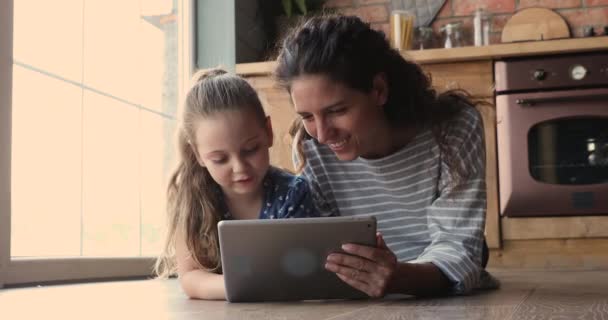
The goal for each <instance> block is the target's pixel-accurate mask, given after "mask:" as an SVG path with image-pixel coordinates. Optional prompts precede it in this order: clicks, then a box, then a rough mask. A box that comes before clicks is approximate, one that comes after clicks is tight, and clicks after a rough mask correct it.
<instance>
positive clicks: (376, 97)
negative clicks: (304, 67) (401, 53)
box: [291, 75, 388, 160]
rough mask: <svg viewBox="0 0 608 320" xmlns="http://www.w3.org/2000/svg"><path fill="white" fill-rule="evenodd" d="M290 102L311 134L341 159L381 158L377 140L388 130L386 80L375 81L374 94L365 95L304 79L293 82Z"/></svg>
mask: <svg viewBox="0 0 608 320" xmlns="http://www.w3.org/2000/svg"><path fill="white" fill-rule="evenodd" d="M291 99H292V100H293V104H294V107H295V111H296V112H297V113H298V114H299V115H300V117H301V118H302V123H303V124H304V128H305V129H306V131H307V132H308V134H309V135H311V136H312V137H313V138H315V139H316V140H317V141H319V143H322V144H325V145H327V146H329V148H330V149H331V150H332V151H333V152H334V153H335V154H336V156H337V157H338V159H340V160H353V159H356V158H357V157H359V156H362V157H366V158H373V157H377V156H378V154H377V153H378V152H379V150H377V149H378V145H379V144H378V141H375V140H376V139H375V137H377V136H378V135H377V132H378V130H379V129H381V130H382V131H386V127H387V126H388V124H387V122H386V117H385V115H384V109H383V106H384V104H385V103H386V99H387V89H386V82H385V81H384V78H382V77H380V76H378V77H376V78H375V79H374V88H373V89H372V91H371V92H369V93H365V92H361V91H359V90H354V89H351V88H349V87H348V86H346V85H344V84H342V83H339V82H335V81H332V80H331V79H329V78H328V77H326V76H323V75H303V76H300V77H298V78H296V79H294V80H293V81H292V83H291Z"/></svg>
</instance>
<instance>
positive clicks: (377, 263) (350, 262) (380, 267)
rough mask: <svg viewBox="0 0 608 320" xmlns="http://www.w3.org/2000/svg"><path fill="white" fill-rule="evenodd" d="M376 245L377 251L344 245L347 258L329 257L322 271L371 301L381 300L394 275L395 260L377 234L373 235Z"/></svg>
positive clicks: (360, 246) (341, 255) (374, 248)
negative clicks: (360, 292)
mask: <svg viewBox="0 0 608 320" xmlns="http://www.w3.org/2000/svg"><path fill="white" fill-rule="evenodd" d="M376 241H377V245H376V247H368V246H362V245H356V244H345V245H343V246H342V250H344V251H345V252H346V253H348V254H343V253H332V254H330V255H329V256H327V262H326V263H325V269H327V270H329V271H331V272H335V273H336V275H337V276H338V277H340V279H342V280H343V281H344V282H346V283H348V284H349V285H351V286H352V287H354V288H356V289H358V290H360V291H362V292H365V293H366V294H367V295H369V296H370V297H372V298H380V297H383V296H384V295H386V293H387V288H388V287H389V285H390V284H391V281H392V278H393V275H394V274H395V270H396V268H397V257H396V256H395V254H394V253H393V252H392V251H391V250H390V249H389V248H388V247H387V246H386V243H385V242H384V239H383V238H382V235H381V234H380V233H377V234H376Z"/></svg>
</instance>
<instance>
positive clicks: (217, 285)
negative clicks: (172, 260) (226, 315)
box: [179, 270, 226, 300]
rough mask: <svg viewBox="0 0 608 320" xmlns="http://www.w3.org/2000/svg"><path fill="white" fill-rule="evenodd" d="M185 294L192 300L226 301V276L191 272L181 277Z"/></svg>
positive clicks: (199, 271)
mask: <svg viewBox="0 0 608 320" xmlns="http://www.w3.org/2000/svg"><path fill="white" fill-rule="evenodd" d="M179 282H180V284H181V286H182V289H183V290H184V293H186V295H188V297H190V298H192V299H203V300H226V288H225V286H224V276H223V275H221V274H215V273H210V272H206V271H203V270H190V271H188V272H185V273H184V274H181V275H180V276H179Z"/></svg>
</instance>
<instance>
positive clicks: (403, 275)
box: [386, 262, 451, 296]
mask: <svg viewBox="0 0 608 320" xmlns="http://www.w3.org/2000/svg"><path fill="white" fill-rule="evenodd" d="M450 287H451V282H450V280H449V279H448V278H447V277H446V276H445V275H444V274H443V272H442V271H441V270H440V269H439V268H437V266H435V265H434V264H432V263H430V262H429V263H408V262H400V263H398V264H397V268H396V269H395V273H394V274H393V276H392V277H391V280H390V282H389V285H388V287H387V290H386V293H387V294H388V293H399V294H408V295H414V296H428V295H442V294H447V293H448V292H449V290H450Z"/></svg>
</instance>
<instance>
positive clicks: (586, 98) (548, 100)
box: [515, 94, 608, 107]
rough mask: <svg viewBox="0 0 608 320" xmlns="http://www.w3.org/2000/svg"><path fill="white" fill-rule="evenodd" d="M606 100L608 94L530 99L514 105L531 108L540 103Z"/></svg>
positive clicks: (518, 100) (519, 101) (519, 100)
mask: <svg viewBox="0 0 608 320" xmlns="http://www.w3.org/2000/svg"><path fill="white" fill-rule="evenodd" d="M601 99H606V100H608V94H593V95H586V96H570V97H556V98H532V99H517V100H515V103H517V104H519V105H521V106H525V107H531V106H534V105H537V104H541V103H556V102H575V101H595V100H601Z"/></svg>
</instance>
